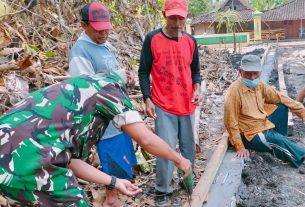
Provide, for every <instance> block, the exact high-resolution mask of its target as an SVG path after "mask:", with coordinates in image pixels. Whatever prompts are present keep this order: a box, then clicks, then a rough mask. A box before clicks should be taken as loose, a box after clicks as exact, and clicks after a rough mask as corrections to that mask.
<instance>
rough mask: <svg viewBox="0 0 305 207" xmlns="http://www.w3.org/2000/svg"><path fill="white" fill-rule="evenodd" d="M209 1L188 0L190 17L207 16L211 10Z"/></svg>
mask: <svg viewBox="0 0 305 207" xmlns="http://www.w3.org/2000/svg"><path fill="white" fill-rule="evenodd" d="M208 5H209V2H208V1H207V0H188V7H189V13H190V17H194V16H199V15H202V14H206V13H207V11H208V8H209V6H208Z"/></svg>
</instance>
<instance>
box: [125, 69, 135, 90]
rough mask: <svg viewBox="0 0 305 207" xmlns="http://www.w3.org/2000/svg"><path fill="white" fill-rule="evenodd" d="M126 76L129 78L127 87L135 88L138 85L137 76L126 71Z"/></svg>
mask: <svg viewBox="0 0 305 207" xmlns="http://www.w3.org/2000/svg"><path fill="white" fill-rule="evenodd" d="M126 76H127V86H128V88H131V89H132V88H134V87H135V85H136V80H135V76H134V74H133V72H132V71H128V70H126Z"/></svg>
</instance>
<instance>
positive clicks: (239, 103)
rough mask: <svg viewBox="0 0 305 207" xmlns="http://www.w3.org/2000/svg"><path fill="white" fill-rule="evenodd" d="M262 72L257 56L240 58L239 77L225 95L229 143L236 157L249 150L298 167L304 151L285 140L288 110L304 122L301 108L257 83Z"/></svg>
mask: <svg viewBox="0 0 305 207" xmlns="http://www.w3.org/2000/svg"><path fill="white" fill-rule="evenodd" d="M261 70H262V67H261V65H260V58H259V57H258V56H256V55H246V56H244V57H243V58H242V60H241V68H240V75H241V77H240V78H239V79H238V80H236V81H235V82H234V83H233V84H232V85H231V86H230V87H229V89H228V91H227V94H226V96H225V106H224V123H225V127H226V129H227V131H228V133H229V140H230V142H231V144H232V145H234V147H235V149H236V151H237V157H239V158H247V157H248V156H249V155H250V154H249V149H251V150H255V151H259V152H269V153H272V154H273V155H274V156H276V157H277V158H279V159H281V160H283V161H288V162H290V163H291V165H292V166H293V167H296V168H297V167H299V166H300V165H301V164H302V163H303V161H304V155H305V149H303V148H301V147H299V146H297V145H296V144H294V143H293V142H291V141H290V140H288V139H287V122H288V108H289V109H290V110H291V111H292V112H294V113H295V114H296V115H298V116H299V117H300V118H301V119H302V120H303V121H304V120H305V109H304V106H303V105H302V104H301V103H299V102H297V101H294V100H292V99H291V98H289V97H287V96H284V95H282V94H281V93H280V92H278V91H276V90H275V89H274V88H273V87H272V86H270V85H268V84H266V83H264V82H262V81H260V80H259V78H260V75H261ZM273 104H277V106H276V105H273Z"/></svg>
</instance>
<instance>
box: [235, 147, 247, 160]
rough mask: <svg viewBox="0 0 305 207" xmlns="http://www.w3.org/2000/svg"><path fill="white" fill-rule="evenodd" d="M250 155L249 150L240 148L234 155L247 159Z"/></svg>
mask: <svg viewBox="0 0 305 207" xmlns="http://www.w3.org/2000/svg"><path fill="white" fill-rule="evenodd" d="M249 156H250V152H249V150H247V149H245V148H244V149H240V150H237V152H236V157H237V158H243V159H247V158H248V157H249Z"/></svg>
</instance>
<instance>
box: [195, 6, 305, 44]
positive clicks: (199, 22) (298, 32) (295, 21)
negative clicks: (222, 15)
mask: <svg viewBox="0 0 305 207" xmlns="http://www.w3.org/2000/svg"><path fill="white" fill-rule="evenodd" d="M229 8H233V9H235V10H236V11H238V12H239V14H240V16H241V17H242V19H243V21H244V23H243V24H242V27H243V29H244V31H243V32H250V39H254V36H253V16H252V13H253V12H254V11H255V10H254V8H252V7H251V6H250V5H249V4H248V3H247V2H246V1H245V0H227V1H226V2H225V3H224V4H223V6H222V7H221V8H220V9H219V10H218V11H217V12H223V11H227V10H228V9H229ZM217 12H212V13H210V14H207V15H202V16H198V17H194V18H193V19H192V23H191V27H192V28H193V30H194V33H195V35H205V34H218V33H226V29H225V28H223V29H222V30H220V31H216V24H217V22H216V23H215V25H211V22H212V21H213V19H214V18H215V16H216V14H217ZM210 25H211V26H210ZM261 32H262V40H283V39H298V38H305V0H289V1H288V2H287V3H286V4H283V5H280V6H277V7H275V8H273V9H270V10H267V11H263V15H262V31H261ZM251 33H252V34H251Z"/></svg>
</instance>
